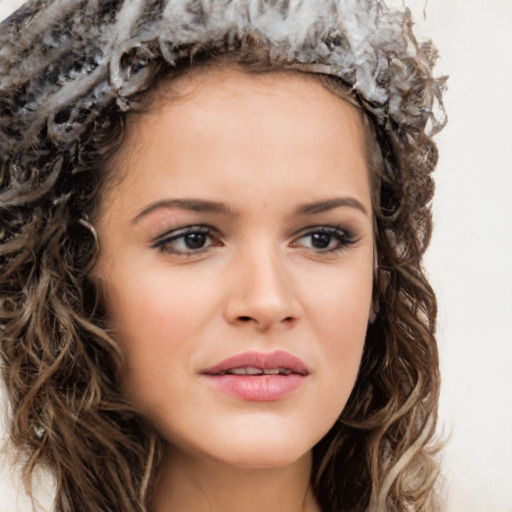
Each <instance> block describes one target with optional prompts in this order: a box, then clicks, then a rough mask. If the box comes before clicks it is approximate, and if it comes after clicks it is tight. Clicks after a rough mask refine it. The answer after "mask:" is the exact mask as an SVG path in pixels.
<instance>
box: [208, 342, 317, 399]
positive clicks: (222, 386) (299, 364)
mask: <svg viewBox="0 0 512 512" xmlns="http://www.w3.org/2000/svg"><path fill="white" fill-rule="evenodd" d="M201 373H202V375H204V376H205V377H206V378H207V379H208V381H209V382H210V384H211V385H212V386H213V387H214V388H215V389H216V390H218V391H220V392H222V393H225V394H227V395H230V396H234V397H236V398H240V399H242V400H248V401H256V402H270V401H274V400H280V399H282V398H285V397H287V396H289V395H290V394H292V393H293V392H294V391H295V390H297V389H298V388H299V387H300V386H301V385H302V384H303V383H304V381H305V379H306V377H307V376H308V375H309V371H308V368H307V366H306V365H305V363H304V362H303V361H301V360H300V359H299V358H297V357H295V356H292V355H291V354H288V353H287V352H283V351H280V350H278V351H275V352H270V353H261V352H245V353H244V354H238V355H236V356H233V357H230V358H228V359H225V360H224V361H221V362H220V363H218V364H216V365H214V366H212V367H210V368H207V369H206V370H204V371H202V372H201Z"/></svg>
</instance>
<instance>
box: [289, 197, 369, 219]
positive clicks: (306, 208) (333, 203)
mask: <svg viewBox="0 0 512 512" xmlns="http://www.w3.org/2000/svg"><path fill="white" fill-rule="evenodd" d="M341 206H349V207H351V208H356V209H357V210H360V211H361V212H362V213H364V214H365V215H368V212H367V210H366V208H365V207H364V205H363V203H361V202H360V201H358V200H357V199H356V198H355V197H335V198H333V199H327V200H326V201H320V202H317V203H308V204H304V205H301V206H299V207H298V208H297V210H296V213H297V214H299V215H315V214H317V213H322V212H326V211H329V210H332V209H334V208H339V207H341Z"/></svg>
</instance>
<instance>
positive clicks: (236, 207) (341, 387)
mask: <svg viewBox="0 0 512 512" xmlns="http://www.w3.org/2000/svg"><path fill="white" fill-rule="evenodd" d="M171 87H172V96H173V99H169V97H168V96H169V93H170V92H171ZM176 92H178V93H179V94H176ZM166 96H167V98H166ZM363 140H364V137H363V133H362V127H361V119H360V113H359V112H358V111H357V109H356V108H355V107H353V106H351V105H349V104H348V103H347V102H345V101H344V100H342V99H340V98H338V97H336V96H334V95H333V94H332V93H331V92H329V91H327V90H326V89H325V88H324V87H323V86H322V85H321V84H319V83H318V82H317V81H315V80H314V79H313V78H311V77H307V76H303V75H299V74H296V73H269V74H264V75H247V74H243V73H242V72H240V71H238V70H236V69H230V68H223V69H211V70H208V71H204V70H203V71H201V72H198V73H193V74H189V75H187V76H185V77H182V78H180V79H179V80H178V81H175V82H173V83H172V85H170V84H163V85H162V86H160V88H159V90H158V91H157V93H156V94H155V97H154V98H153V102H152V105H151V108H150V109H149V111H148V112H146V113H144V114H137V115H133V116H132V117H131V118H130V120H129V125H128V136H127V139H126V141H125V142H124V148H122V149H121V151H120V154H119V157H118V159H117V161H116V163H115V167H116V170H117V172H118V173H119V176H120V177H121V179H120V181H119V182H118V183H116V184H115V186H113V187H112V188H111V190H109V191H108V193H107V194H106V196H105V197H104V198H103V204H102V208H101V210H100V214H99V216H98V218H97V222H96V229H97V231H98V233H99V237H100V241H101V247H102V253H101V255H100V258H99V261H98V264H97V268H96V271H95V277H96V279H97V280H98V282H99V284H100V286H101V287H102V288H103V291H104V295H105V298H106V303H107V309H108V315H109V320H110V322H111V325H112V329H113V332H114V336H115V337H116V338H117V340H118V342H119V343H120V345H121V347H122V349H123V350H124V352H125V354H126V357H127V368H126V369H125V374H124V382H123V388H124V392H125V394H126V395H127V396H128V397H129V399H130V400H131V401H132V402H133V403H134V404H135V405H136V406H137V407H139V408H140V410H141V411H142V412H143V413H144V414H145V415H146V416H147V417H148V418H149V420H150V421H151V422H152V423H153V424H154V425H155V427H156V428H157V429H158V431H159V432H160V434H161V435H162V437H163V438H164V439H165V440H166V441H167V443H168V451H167V456H166V458H165V460H164V464H163V469H162V472H161V475H160V478H159V481H158V484H157V487H156V493H155V500H154V506H155V509H156V510H157V511H158V512H175V511H188V510H193V511H196V512H201V511H203V510H204V511H209V512H211V511H234V510H243V511H245V512H256V511H265V512H271V511H279V512H285V511H294V512H296V511H298V510H308V511H316V510H319V509H318V506H317V504H316V503H315V500H314V498H313V496H312V494H311V491H310V490H309V479H310V474H311V460H312V456H311V450H312V448H313V446H314V445H315V444H316V443H317V442H318V441H319V440H320V439H321V438H322V437H323V436H324V435H325V434H326V433H327V431H328V430H329V429H330V427H331V426H332V425H333V423H334V422H335V421H336V419H337V417H338V416H339V414H340V413H341V411H342V410H343V407H344V406H345V404H346V402H347V399H348V397H349V395H350V393H351V391H352V388H353V386H354V383H355V380H356V377H357V373H358V369H359V365H360V361H361V356H362V351H363V346H364V340H365V334H366V329H367V325H368V321H369V318H370V315H371V296H372V274H373V236H372V213H371V212H372V205H371V193H370V184H369V177H368V170H367V165H366V159H365V152H364V143H363ZM191 198H193V199H199V200H204V201H212V202H215V203H222V205H223V206H222V208H221V209H220V210H219V211H193V210H191V209H189V208H188V206H190V205H187V207H183V206H179V205H178V206H177V205H175V204H173V205H171V204H167V205H165V202H166V201H168V200H175V199H191ZM339 198H343V200H342V201H338V202H337V203H329V204H325V202H326V201H330V200H333V199H335V200H338V199H339ZM162 202H163V203H162ZM316 203H324V207H323V209H322V208H317V209H316V210H321V211H309V213H308V212H304V211H301V208H302V210H304V208H303V207H304V205H307V204H316ZM310 210H311V208H310ZM186 226H210V227H211V228H212V235H211V237H210V236H209V235H208V236H202V235H201V233H199V235H197V234H196V236H195V238H194V240H195V241H196V242H197V240H198V239H199V242H200V244H201V243H202V242H203V241H204V244H203V245H202V247H199V248H195V249H191V248H190V247H189V246H190V242H191V240H192V239H191V238H190V237H189V238H188V239H185V238H184V237H183V236H182V237H181V238H176V236H178V235H179V233H178V234H177V233H176V231H177V230H179V229H181V228H183V227H186ZM326 229H327V230H330V231H328V232H327V234H326V231H325V230H326ZM336 229H338V231H337V232H336V233H338V235H337V236H338V238H336V236H335V235H334V234H333V233H334V231H335V230H336ZM322 230H324V231H322ZM201 236H202V238H201ZM173 237H174V238H173ZM198 237H199V238H198ZM318 238H320V239H321V241H323V243H325V244H326V245H325V246H324V247H321V248H319V247H318V241H315V240H317V239H318ZM187 244H189V246H187ZM249 350H252V351H257V352H263V353H266V352H272V351H274V350H283V351H286V352H288V353H290V354H293V355H294V356H296V357H299V358H300V359H301V360H302V361H304V362H305V363H306V365H307V367H308V370H309V374H308V375H307V377H305V378H304V379H303V380H304V382H303V384H301V386H300V387H299V388H298V389H297V390H295V391H294V392H293V393H292V394H291V395H289V396H287V397H286V398H283V399H280V400H275V401H270V402H258V401H256V402H255V401H247V400H243V399H240V398H235V397H232V396H228V395H226V394H224V393H222V392H219V391H218V390H216V389H214V388H213V387H212V386H211V385H210V383H209V382H208V380H207V379H205V377H204V375H202V374H201V372H202V370H204V369H205V368H207V367H210V366H212V365H214V364H216V363H218V362H220V361H222V360H224V359H226V358H227V357H231V356H233V355H235V354H240V353H243V352H246V351H249Z"/></svg>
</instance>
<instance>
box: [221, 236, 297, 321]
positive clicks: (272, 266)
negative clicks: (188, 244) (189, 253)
mask: <svg viewBox="0 0 512 512" xmlns="http://www.w3.org/2000/svg"><path fill="white" fill-rule="evenodd" d="M229 279H230V281H231V283H232V285H231V286H230V287H229V290H230V292H229V293H230V295H229V297H228V299H227V304H226V309H225V316H226V320H227V321H228V322H229V323H231V324H238V325H242V324H249V325H253V326H254V327H256V328H257V329H258V330H260V331H268V330H270V329H273V328H287V327H291V326H293V325H295V324H296V323H297V321H298V320H299V318H300V316H301V307H300V303H299V301H298V298H297V294H296V291H295V284H296V283H294V280H293V278H292V276H291V273H290V272H289V271H288V270H287V268H286V264H285V262H284V261H283V256H280V255H278V254H276V252H275V251H273V250H271V249H264V248H262V247H261V246H260V247H258V248H254V249H253V250H247V251H245V252H244V254H239V255H238V257H237V258H236V260H235V261H234V262H233V266H232V268H231V271H230V277H229Z"/></svg>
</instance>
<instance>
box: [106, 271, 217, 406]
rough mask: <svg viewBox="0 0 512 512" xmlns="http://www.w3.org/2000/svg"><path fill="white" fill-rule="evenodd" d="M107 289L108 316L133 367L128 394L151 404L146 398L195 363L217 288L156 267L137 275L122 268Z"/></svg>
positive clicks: (128, 372) (126, 387)
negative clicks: (195, 352) (194, 358)
mask: <svg viewBox="0 0 512 512" xmlns="http://www.w3.org/2000/svg"><path fill="white" fill-rule="evenodd" d="M106 284H107V286H106V288H107V289H108V294H107V296H106V302H107V305H108V311H107V314H108V317H109V321H110V323H111V325H112V328H113V331H114V337H115V339H116V340H117V341H118V343H119V344H120V346H121V349H122V350H123V353H124V354H125V356H126V359H127V364H128V368H127V370H126V372H125V374H126V375H129V376H130V378H129V379H128V378H127V379H126V381H125V383H124V388H125V392H126V393H127V394H129V395H130V397H131V398H133V399H134V401H135V402H140V403H145V402H146V401H149V402H151V400H152V396H145V395H146V394H148V393H149V395H153V394H154V393H156V390H157V389H160V388H161V385H162V380H163V379H171V378H174V377H176V379H179V375H180V373H181V372H184V371H186V370H188V369H189V366H190V365H191V364H192V361H193V357H192V356H193V354H194V351H195V350H197V343H199V342H200V341H201V339H202V337H203V330H204V327H205V325H206V324H208V322H209V319H210V318H211V316H212V313H213V312H214V311H215V306H214V304H215V297H214V296H213V293H212V292H211V290H213V289H214V287H212V286H208V285H207V284H206V283H204V282H201V283H196V282H194V281H191V280H190V279H187V278H186V276H185V277H183V279H180V278H179V277H177V275H176V273H171V272H169V273H165V272H161V270H159V271H158V272H157V271H156V270H155V271H154V272H152V271H151V269H150V268H149V269H148V268H146V270H145V271H144V272H143V273H141V275H140V276H137V275H136V274H134V273H133V272H123V266H122V264H119V265H118V266H117V267H116V272H115V275H112V276H111V277H109V282H108V283H106ZM171 356H172V357H171ZM143 397H144V398H143ZM139 399H140V400H139Z"/></svg>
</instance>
